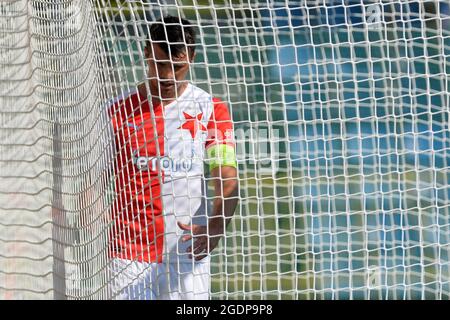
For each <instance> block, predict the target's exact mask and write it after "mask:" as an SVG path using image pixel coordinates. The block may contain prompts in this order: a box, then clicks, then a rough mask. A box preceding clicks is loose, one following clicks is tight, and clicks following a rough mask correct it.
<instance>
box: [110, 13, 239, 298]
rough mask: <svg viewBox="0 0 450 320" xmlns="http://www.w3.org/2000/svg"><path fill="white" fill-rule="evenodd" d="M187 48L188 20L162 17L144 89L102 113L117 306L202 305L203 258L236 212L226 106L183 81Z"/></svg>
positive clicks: (190, 38)
mask: <svg viewBox="0 0 450 320" xmlns="http://www.w3.org/2000/svg"><path fill="white" fill-rule="evenodd" d="M194 46H195V31H194V28H193V27H192V26H191V24H190V22H189V21H187V20H185V19H180V18H177V17H172V16H166V17H164V18H162V19H160V20H158V21H157V22H155V23H153V24H152V25H151V27H150V35H149V40H148V41H147V43H146V46H145V51H144V54H145V58H146V60H147V62H148V74H147V76H148V82H147V83H142V84H140V85H139V86H138V87H137V88H136V90H134V91H133V92H129V93H127V94H125V95H124V96H122V97H121V98H118V99H116V102H115V103H114V104H113V105H112V106H111V108H110V114H111V118H112V123H113V128H114V135H115V149H116V152H115V154H116V157H117V158H116V159H117V160H116V166H117V167H116V170H115V172H116V177H115V188H116V200H115V203H114V209H113V213H114V224H113V230H112V232H111V249H110V251H111V254H112V260H111V265H110V270H111V277H112V279H111V283H112V292H111V293H112V294H113V297H115V298H117V299H208V298H209V291H210V288H209V286H210V278H209V274H210V253H211V251H212V250H213V249H214V248H215V247H216V246H217V244H218V243H219V241H220V238H221V236H223V234H224V232H225V228H226V225H227V224H228V223H229V221H230V218H231V217H232V215H233V213H234V210H235V207H236V205H237V190H238V183H237V168H236V158H235V146H234V140H233V136H234V133H233V126H232V122H231V119H230V114H229V111H228V108H227V106H226V104H225V103H223V102H222V101H220V100H219V99H216V98H213V97H212V96H211V95H210V94H208V93H207V92H205V91H203V90H202V89H200V88H198V87H196V86H194V85H193V84H191V83H189V81H187V80H186V75H187V73H188V71H189V68H190V63H192V62H193V61H194V58H195V47H194ZM206 160H208V161H207V165H208V166H209V170H208V171H209V172H210V179H211V180H213V181H214V188H215V198H214V201H213V205H212V210H208V208H209V206H208V205H207V203H206V189H207V185H206V179H204V177H205V172H204V164H205V161H206Z"/></svg>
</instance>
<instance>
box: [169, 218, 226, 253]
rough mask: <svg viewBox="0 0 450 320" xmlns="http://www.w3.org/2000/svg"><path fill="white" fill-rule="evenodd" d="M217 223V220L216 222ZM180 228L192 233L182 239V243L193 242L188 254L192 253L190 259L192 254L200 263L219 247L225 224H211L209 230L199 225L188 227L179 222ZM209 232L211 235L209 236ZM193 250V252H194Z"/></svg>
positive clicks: (187, 250)
mask: <svg viewBox="0 0 450 320" xmlns="http://www.w3.org/2000/svg"><path fill="white" fill-rule="evenodd" d="M216 221H217V220H216ZM178 226H179V227H180V228H181V229H182V230H185V231H190V232H191V234H187V235H184V236H183V237H182V238H181V241H182V242H186V241H189V240H191V239H192V238H193V239H194V240H193V244H192V246H191V247H189V248H187V249H186V252H190V253H191V254H190V255H189V258H191V259H192V254H193V255H194V257H195V261H200V260H202V259H204V258H205V257H207V256H208V254H209V253H210V252H212V251H213V250H214V248H215V247H217V245H218V243H219V241H220V238H221V237H222V235H223V223H222V224H221V223H211V222H210V223H209V227H208V229H209V230H207V228H206V226H201V225H198V224H193V225H188V224H183V223H181V222H178ZM207 231H209V234H207ZM192 249H193V250H192Z"/></svg>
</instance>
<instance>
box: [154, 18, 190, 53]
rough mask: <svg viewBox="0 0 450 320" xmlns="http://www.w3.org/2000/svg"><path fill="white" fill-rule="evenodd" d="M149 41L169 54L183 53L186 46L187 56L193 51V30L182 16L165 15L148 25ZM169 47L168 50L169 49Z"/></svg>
mask: <svg viewBox="0 0 450 320" xmlns="http://www.w3.org/2000/svg"><path fill="white" fill-rule="evenodd" d="M149 40H150V41H149V42H148V43H147V44H150V42H153V43H155V44H157V45H159V47H160V48H161V49H162V50H163V51H164V52H165V53H167V54H168V55H169V56H170V55H172V56H174V57H176V56H178V55H179V54H183V53H185V52H186V51H185V50H186V47H187V48H188V51H189V56H190V57H192V56H193V55H194V52H195V30H194V27H193V26H192V24H191V23H190V22H189V21H188V20H186V19H183V18H178V17H173V16H165V17H163V18H161V19H159V20H158V21H156V22H154V23H153V24H152V25H151V26H150V39H149ZM169 48H170V50H169Z"/></svg>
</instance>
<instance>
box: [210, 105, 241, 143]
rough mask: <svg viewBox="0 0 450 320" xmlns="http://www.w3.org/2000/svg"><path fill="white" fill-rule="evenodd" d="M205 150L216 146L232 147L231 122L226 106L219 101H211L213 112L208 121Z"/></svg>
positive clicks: (232, 133)
mask: <svg viewBox="0 0 450 320" xmlns="http://www.w3.org/2000/svg"><path fill="white" fill-rule="evenodd" d="M207 130H208V137H207V139H206V149H208V148H209V147H211V146H213V145H216V144H229V145H231V146H234V132H233V122H232V121H231V117H230V113H229V111H228V107H227V105H226V104H225V103H224V102H222V101H221V100H220V99H217V98H214V99H213V111H212V113H211V116H210V117H209V121H208V126H207Z"/></svg>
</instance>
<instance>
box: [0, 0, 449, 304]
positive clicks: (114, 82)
mask: <svg viewBox="0 0 450 320" xmlns="http://www.w3.org/2000/svg"><path fill="white" fill-rule="evenodd" d="M166 15H172V16H175V17H183V18H186V19H188V20H189V21H190V22H191V23H192V25H193V26H194V28H195V30H196V33H197V42H196V57H195V60H194V61H193V62H192V63H191V64H190V72H189V74H188V79H189V81H190V83H192V84H193V85H195V86H196V87H198V88H200V89H202V90H204V91H205V92H207V93H209V94H211V95H212V96H213V97H217V98H220V99H221V100H222V101H224V102H225V103H226V105H227V106H228V109H229V112H230V115H231V119H232V122H233V128H234V140H235V149H236V158H237V165H238V180H239V192H238V198H239V199H238V200H239V203H238V205H237V207H236V210H235V213H234V217H233V219H232V220H231V222H230V224H229V225H228V227H227V229H226V234H225V236H224V237H223V238H222V239H221V241H220V243H219V246H218V247H217V248H216V249H215V250H214V251H213V252H212V253H211V264H210V268H209V281H210V284H209V286H210V289H209V296H210V298H211V299H449V298H450V265H449V261H450V260H449V254H450V204H449V203H450V202H449V198H450V188H449V183H450V177H449V173H448V171H449V150H450V129H449V126H448V123H449V121H450V97H449V93H448V92H449V91H450V76H449V74H450V5H449V3H448V1H438V0H434V1H394V0H392V1H384V0H383V1H381V0H367V1H341V0H333V1H318V0H314V1H313V0H311V1H309V0H299V1H285V0H270V1H269V0H268V1H256V0H149V1H143V0H137V1H108V0H72V1H67V0H64V1H63V0H61V1H59V0H55V1H52V2H51V3H50V2H48V1H43V0H32V1H25V0H11V1H1V2H0V298H1V299H32V298H40V299H52V298H55V299H109V298H114V297H115V293H114V292H112V291H111V290H112V289H111V284H112V283H113V282H114V279H112V278H111V274H110V273H109V270H110V267H111V259H110V257H109V247H110V246H111V244H112V242H113V241H117V237H114V236H111V235H112V233H111V232H112V230H113V229H114V217H113V216H114V214H113V212H114V211H115V210H117V208H115V205H116V204H117V202H115V201H116V199H117V198H118V197H119V198H120V197H121V195H120V194H119V193H118V192H117V190H118V189H124V188H128V187H129V185H125V186H117V185H116V183H117V179H119V178H120V177H122V179H123V177H124V176H125V175H127V174H129V172H128V171H127V170H126V168H125V166H126V165H127V163H125V164H122V165H118V163H119V162H117V159H116V157H117V155H118V153H117V148H120V146H118V145H117V143H116V142H115V139H116V138H117V136H114V135H115V134H116V133H114V130H113V124H112V119H111V114H110V110H111V109H110V108H111V106H112V105H114V104H115V103H117V102H118V101H119V100H120V99H121V97H122V98H123V97H126V96H127V95H129V94H130V92H136V90H137V87H138V86H139V85H142V84H144V86H146V87H147V88H148V81H149V80H150V79H149V78H148V75H147V70H148V63H149V62H148V59H146V58H145V54H144V47H145V44H146V42H147V41H148V39H149V28H150V25H151V24H152V23H153V22H155V21H157V20H158V19H159V18H160V17H163V16H166ZM180 114H181V113H180ZM127 119H128V120H129V121H128V124H127V125H126V126H128V127H129V128H131V127H133V128H135V127H136V126H138V120H136V119H134V116H130V117H128V118H127ZM152 119H153V121H157V119H158V116H157V115H155V114H153V115H152ZM127 130H129V129H127ZM148 134H149V135H151V134H150V133H148ZM171 134H172V133H171V132H168V133H166V134H165V135H164V137H162V138H163V139H166V140H165V141H169V140H170V135H171ZM130 137H131V138H130V139H134V138H133V136H130ZM158 138H160V137H158ZM167 139H169V140H167ZM128 142H130V141H124V142H123V143H124V144H125V143H128ZM158 152H159V151H158ZM158 157H159V158H160V159H159V161H161V159H162V153H160V152H159V153H157V154H156V155H155V159H156V158H158ZM169 158H170V157H169ZM146 159H149V158H148V156H147V158H146ZM130 161H131V160H130ZM133 161H135V160H133ZM136 161H137V160H136ZM158 170H159V173H158V179H162V175H163V173H162V171H161V168H159V169H158ZM208 171H209V170H208V168H207V166H206V165H205V175H204V179H205V185H204V188H205V189H206V192H205V194H203V195H202V197H203V198H202V199H203V200H204V201H205V202H206V204H207V206H206V209H205V210H206V211H207V212H209V211H210V210H211V208H212V203H213V200H214V199H215V195H214V188H213V184H212V183H211V180H212V179H211V177H210V176H209V175H208V173H209V172H208ZM134 174H135V173H134ZM185 191H186V193H183V197H186V194H187V200H186V201H187V202H186V203H187V205H188V203H190V201H191V200H192V201H193V199H192V198H194V197H195V196H190V195H191V194H196V192H197V191H198V190H189V188H188V190H185ZM136 193H139V190H136ZM177 197H178V195H177V194H176V191H175V189H174V191H173V194H172V198H173V199H175V200H174V201H179V200H176V198H177ZM155 198H157V197H155ZM183 199H184V198H183ZM121 201H125V200H121ZM125 202H126V201H125ZM126 205H129V207H130V208H131V209H127V210H131V212H129V214H130V215H132V216H133V215H134V216H138V215H139V212H138V211H139V210H138V209H136V208H134V207H133V206H132V205H131V204H130V203H126ZM152 205H153V204H152ZM149 206H150V205H149ZM133 210H135V211H136V212H134V211H133ZM187 211H188V210H187ZM188 214H189V212H188ZM166 230H169V229H168V228H167V229H166ZM167 233H168V231H166V234H167ZM166 234H164V235H166ZM137 238H138V237H136V239H137ZM131 268H134V264H133V261H130V262H129V264H127V265H125V266H124V271H123V272H127V270H131Z"/></svg>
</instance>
